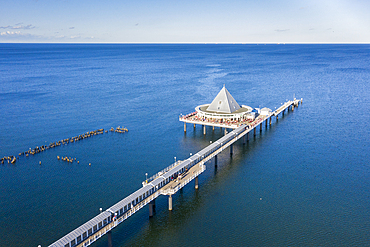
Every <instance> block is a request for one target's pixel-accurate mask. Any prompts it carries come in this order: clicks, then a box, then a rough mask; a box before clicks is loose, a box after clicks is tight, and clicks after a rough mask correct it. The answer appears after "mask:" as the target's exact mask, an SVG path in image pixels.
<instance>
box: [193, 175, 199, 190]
mask: <svg viewBox="0 0 370 247" xmlns="http://www.w3.org/2000/svg"><path fill="white" fill-rule="evenodd" d="M194 181H195V189H196V190H197V189H198V188H199V186H198V177H196V178H195V179H194Z"/></svg>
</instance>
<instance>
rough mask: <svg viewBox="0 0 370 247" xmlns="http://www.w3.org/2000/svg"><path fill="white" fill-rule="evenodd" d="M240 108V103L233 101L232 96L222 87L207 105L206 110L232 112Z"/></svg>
mask: <svg viewBox="0 0 370 247" xmlns="http://www.w3.org/2000/svg"><path fill="white" fill-rule="evenodd" d="M239 109H240V105H239V104H238V103H237V102H236V101H235V99H234V98H233V96H231V94H230V93H229V91H227V89H226V88H225V85H224V87H223V88H222V89H221V91H220V92H219V93H218V94H217V96H216V98H215V99H214V100H213V101H212V103H211V104H210V105H209V106H208V108H207V111H213V112H220V113H232V112H234V111H237V110H239Z"/></svg>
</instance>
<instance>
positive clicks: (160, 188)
mask: <svg viewBox="0 0 370 247" xmlns="http://www.w3.org/2000/svg"><path fill="white" fill-rule="evenodd" d="M299 103H302V99H301V100H297V99H294V100H292V101H287V102H285V103H284V104H282V105H281V106H280V107H279V108H278V109H277V110H275V111H269V110H265V111H263V112H261V113H263V114H260V115H259V116H257V117H256V118H254V119H253V120H252V121H250V119H246V118H242V117H239V118H237V117H236V116H235V115H234V116H232V120H231V121H225V122H224V120H222V121H216V120H215V119H211V120H209V119H205V118H204V119H201V118H199V117H198V118H195V117H194V116H195V115H196V114H197V113H195V114H194V113H193V114H188V115H187V116H183V117H181V118H180V121H182V122H184V131H186V123H190V124H194V126H195V125H196V124H198V125H199V124H200V125H203V126H206V125H207V126H213V127H220V128H228V129H232V131H230V132H229V133H227V134H225V135H224V136H223V137H221V138H220V139H218V140H217V141H215V142H213V143H211V144H210V145H209V146H207V147H205V148H204V149H202V150H201V151H199V152H198V153H196V154H194V155H191V156H190V157H189V158H188V159H186V160H182V161H177V162H175V163H173V164H172V165H170V166H168V167H167V168H165V169H163V170H162V171H160V172H158V173H156V174H155V175H153V176H152V177H150V178H149V179H147V180H145V181H143V182H142V187H141V188H139V189H138V190H137V191H135V192H133V193H132V194H130V195H129V196H127V197H126V198H124V199H122V200H121V201H119V202H118V203H116V204H114V205H113V206H111V207H110V208H108V209H106V210H105V211H102V210H101V213H100V214H99V215H97V216H95V217H94V218H92V219H91V220H89V221H88V222H86V223H84V224H83V225H81V226H80V227H78V228H76V229H75V230H73V231H71V232H70V233H68V234H67V235H65V236H64V237H62V238H61V239H59V240H57V241H56V242H54V243H52V244H51V245H49V247H75V246H78V247H82V246H89V245H91V244H93V243H94V242H95V241H97V240H98V239H99V238H101V237H102V236H103V235H105V234H107V236H108V246H109V247H112V230H113V229H114V228H115V227H117V226H118V225H119V224H121V223H122V222H124V221H125V220H127V219H128V218H129V217H130V216H132V215H133V214H135V213H136V212H138V211H139V210H140V209H142V208H144V207H145V206H146V205H148V211H149V214H148V216H149V217H153V216H154V215H155V211H156V208H155V200H156V198H157V197H159V196H161V195H163V196H168V210H173V203H172V202H173V201H172V200H173V198H172V195H174V194H176V192H177V191H179V190H181V189H182V188H183V187H184V186H186V185H189V184H193V186H194V188H195V189H198V188H199V186H200V185H199V183H198V176H199V175H200V174H202V173H203V172H204V171H205V170H206V163H207V162H208V161H210V160H211V159H213V158H215V161H216V160H217V155H218V154H220V153H221V152H223V151H224V150H225V149H228V148H229V150H230V154H232V153H233V145H234V144H235V142H237V141H238V140H239V139H242V140H243V144H244V143H245V139H246V138H245V137H247V138H248V137H249V133H250V132H253V134H254V135H255V134H256V130H257V128H258V126H259V127H260V131H262V125H263V122H265V125H266V126H267V125H268V122H269V124H270V125H271V118H272V117H276V119H278V115H279V114H280V113H282V114H284V112H285V110H288V111H289V109H290V108H291V110H292V111H293V110H294V107H297V106H298V105H299ZM262 110H263V109H262ZM203 128H205V127H203ZM204 133H205V132H204ZM193 180H194V183H191V182H192V181H193Z"/></svg>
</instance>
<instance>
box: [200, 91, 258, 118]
mask: <svg viewBox="0 0 370 247" xmlns="http://www.w3.org/2000/svg"><path fill="white" fill-rule="evenodd" d="M252 110H253V108H252V107H249V106H246V105H242V106H240V105H239V104H238V102H236V100H235V99H234V98H233V96H231V94H230V93H229V91H227V89H226V88H225V86H224V87H223V88H222V89H221V91H220V92H219V93H218V94H217V96H216V98H214V100H213V101H212V103H211V104H205V105H200V106H197V107H196V108H195V111H196V112H197V116H198V118H200V119H202V120H211V121H217V122H221V123H222V122H225V121H232V122H234V121H237V122H239V121H241V120H242V119H247V117H248V115H249V114H250V113H251V112H252Z"/></svg>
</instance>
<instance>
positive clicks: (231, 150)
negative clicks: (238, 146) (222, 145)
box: [230, 144, 233, 155]
mask: <svg viewBox="0 0 370 247" xmlns="http://www.w3.org/2000/svg"><path fill="white" fill-rule="evenodd" d="M232 154H233V144H231V145H230V155H232Z"/></svg>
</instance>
